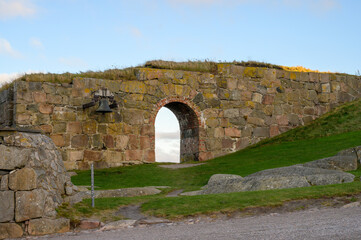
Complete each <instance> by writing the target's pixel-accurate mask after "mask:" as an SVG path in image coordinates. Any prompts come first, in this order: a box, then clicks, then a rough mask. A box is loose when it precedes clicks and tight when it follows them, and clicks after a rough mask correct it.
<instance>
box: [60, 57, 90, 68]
mask: <svg viewBox="0 0 361 240" xmlns="http://www.w3.org/2000/svg"><path fill="white" fill-rule="evenodd" d="M59 62H60V63H61V64H63V65H66V66H68V67H87V66H88V64H87V63H86V62H85V61H84V60H83V59H80V58H77V57H67V58H64V57H61V58H59Z"/></svg>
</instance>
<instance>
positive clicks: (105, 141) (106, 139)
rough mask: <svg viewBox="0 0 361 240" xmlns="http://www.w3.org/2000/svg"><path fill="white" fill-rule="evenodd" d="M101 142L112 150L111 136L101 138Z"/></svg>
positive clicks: (112, 140)
mask: <svg viewBox="0 0 361 240" xmlns="http://www.w3.org/2000/svg"><path fill="white" fill-rule="evenodd" d="M103 142H104V145H105V147H106V148H114V146H115V144H114V138H113V136H112V135H105V136H103Z"/></svg>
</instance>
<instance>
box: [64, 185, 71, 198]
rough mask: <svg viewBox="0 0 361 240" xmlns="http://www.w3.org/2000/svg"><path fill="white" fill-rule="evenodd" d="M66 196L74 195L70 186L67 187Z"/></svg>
mask: <svg viewBox="0 0 361 240" xmlns="http://www.w3.org/2000/svg"><path fill="white" fill-rule="evenodd" d="M65 194H66V195H68V196H71V195H73V188H72V187H70V186H68V187H65Z"/></svg>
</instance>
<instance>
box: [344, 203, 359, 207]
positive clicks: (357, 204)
mask: <svg viewBox="0 0 361 240" xmlns="http://www.w3.org/2000/svg"><path fill="white" fill-rule="evenodd" d="M359 206H360V202H353V203H349V204H346V205H344V206H342V208H353V207H359Z"/></svg>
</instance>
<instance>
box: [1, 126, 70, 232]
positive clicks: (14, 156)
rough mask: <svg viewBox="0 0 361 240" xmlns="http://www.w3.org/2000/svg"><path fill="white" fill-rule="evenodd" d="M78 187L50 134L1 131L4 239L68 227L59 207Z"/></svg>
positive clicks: (2, 230) (62, 230) (60, 230)
mask: <svg viewBox="0 0 361 240" xmlns="http://www.w3.org/2000/svg"><path fill="white" fill-rule="evenodd" d="M76 190H77V187H76V186H74V185H73V184H72V183H71V181H70V177H69V176H68V175H67V173H66V170H65V167H64V164H63V161H62V158H61V154H60V153H59V151H58V150H57V148H56V146H55V145H54V143H53V142H52V141H51V139H50V138H49V137H46V136H44V135H41V134H39V133H29V132H17V131H13V130H1V131H0V239H4V238H17V237H21V236H23V235H27V234H29V235H43V234H50V233H57V232H65V231H68V230H69V227H70V226H69V224H70V223H69V219H63V218H59V219H56V216H57V213H56V211H55V209H56V207H58V206H59V205H60V204H62V203H63V196H65V195H71V194H74V193H75V191H76Z"/></svg>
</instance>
